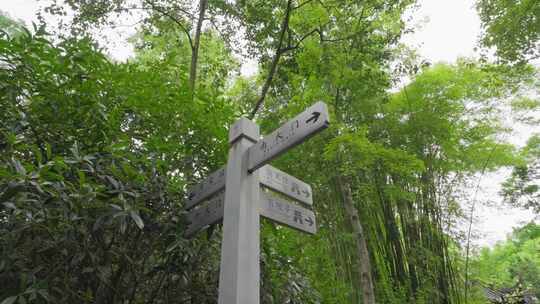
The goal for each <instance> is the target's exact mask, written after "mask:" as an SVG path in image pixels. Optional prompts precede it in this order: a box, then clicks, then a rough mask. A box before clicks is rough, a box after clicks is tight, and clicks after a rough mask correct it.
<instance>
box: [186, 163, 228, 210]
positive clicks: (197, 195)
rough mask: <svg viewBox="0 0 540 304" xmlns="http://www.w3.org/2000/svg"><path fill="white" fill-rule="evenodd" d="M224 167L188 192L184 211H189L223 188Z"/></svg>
mask: <svg viewBox="0 0 540 304" xmlns="http://www.w3.org/2000/svg"><path fill="white" fill-rule="evenodd" d="M225 174H226V172H225V167H221V168H220V169H218V170H217V171H214V172H212V173H211V174H210V175H208V177H207V178H206V179H205V180H203V181H202V182H200V183H199V184H197V185H195V186H193V187H191V188H190V189H189V190H188V194H187V202H186V206H185V209H187V210H189V209H191V208H193V207H195V206H196V205H197V204H199V203H201V202H202V201H204V200H205V199H207V198H209V197H211V196H212V195H214V194H215V193H216V192H218V191H220V190H222V189H223V188H225Z"/></svg>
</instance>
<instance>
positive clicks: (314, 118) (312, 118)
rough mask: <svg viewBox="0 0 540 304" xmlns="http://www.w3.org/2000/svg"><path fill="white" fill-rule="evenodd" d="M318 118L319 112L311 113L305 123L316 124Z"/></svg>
mask: <svg viewBox="0 0 540 304" xmlns="http://www.w3.org/2000/svg"><path fill="white" fill-rule="evenodd" d="M319 116H321V112H313V113H311V117H310V118H309V119H308V120H306V123H308V122H310V121H312V120H313V123H315V122H317V120H318V119H319Z"/></svg>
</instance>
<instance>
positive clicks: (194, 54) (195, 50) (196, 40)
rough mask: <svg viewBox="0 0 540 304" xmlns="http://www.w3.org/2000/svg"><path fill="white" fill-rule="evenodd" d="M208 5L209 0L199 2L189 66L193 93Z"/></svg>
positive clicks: (190, 85) (190, 86) (190, 84)
mask: <svg viewBox="0 0 540 304" xmlns="http://www.w3.org/2000/svg"><path fill="white" fill-rule="evenodd" d="M207 6H208V0H201V1H200V2H199V19H198V20H197V27H196V28H195V36H194V37H193V45H192V46H191V65H190V67H189V88H190V89H191V92H192V93H193V92H194V91H195V81H196V79H197V61H198V59H199V44H200V42H201V33H202V25H203V21H204V14H205V12H206V7H207Z"/></svg>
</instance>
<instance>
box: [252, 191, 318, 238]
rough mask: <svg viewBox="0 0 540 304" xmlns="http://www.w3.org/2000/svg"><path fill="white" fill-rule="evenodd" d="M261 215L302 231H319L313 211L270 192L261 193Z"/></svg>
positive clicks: (312, 232) (313, 232)
mask: <svg viewBox="0 0 540 304" xmlns="http://www.w3.org/2000/svg"><path fill="white" fill-rule="evenodd" d="M261 215H262V216H264V217H266V218H268V219H271V220H273V221H276V222H278V223H280V224H283V225H286V226H289V227H291V228H295V229H298V230H300V231H304V232H307V233H311V234H315V233H316V232H317V225H316V222H315V213H313V211H311V210H309V209H306V208H303V207H300V206H297V205H294V204H291V203H289V202H287V201H285V200H283V199H280V198H278V197H275V196H272V195H271V194H269V193H265V192H262V193H261Z"/></svg>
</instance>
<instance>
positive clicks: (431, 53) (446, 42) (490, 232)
mask: <svg viewBox="0 0 540 304" xmlns="http://www.w3.org/2000/svg"><path fill="white" fill-rule="evenodd" d="M0 3H1V4H0V10H2V11H5V12H8V13H9V14H10V16H12V17H16V18H19V19H21V20H23V21H24V22H26V23H27V24H31V22H32V21H35V20H36V18H35V12H36V10H37V9H38V8H39V4H38V1H37V0H0ZM473 3H474V1H472V0H420V1H419V4H420V8H419V10H417V11H415V12H414V14H413V16H414V18H413V21H412V23H413V24H416V25H419V26H420V27H419V28H417V30H416V31H415V32H414V33H413V34H410V35H407V36H405V37H404V38H403V41H404V42H405V43H407V44H409V45H411V46H415V47H416V48H417V49H418V50H419V53H420V55H421V56H423V57H424V58H426V59H428V60H429V61H431V62H439V61H444V62H449V63H451V62H454V61H455V60H456V59H457V58H458V57H460V56H467V57H470V56H474V55H475V52H474V47H475V45H476V43H477V40H478V35H479V34H480V21H479V18H478V15H477V14H476V11H475V9H474V6H473ZM130 23H133V20H126V22H125V24H126V25H127V24H130ZM134 32H135V30H134V29H133V28H132V27H129V26H125V27H121V28H119V29H115V30H114V31H112V30H109V31H106V33H107V36H109V38H112V39H110V40H109V43H110V45H108V49H109V52H110V54H111V55H112V56H113V57H115V58H116V59H119V60H124V59H126V58H128V57H129V56H130V55H131V54H132V48H131V46H130V45H129V44H127V43H126V42H125V39H126V38H127V37H129V36H130V35H132V34H133V33H134ZM111 41H112V42H111ZM254 71H255V65H254V64H253V63H247V64H244V66H243V68H242V72H243V73H250V74H251V73H253V72H254ZM528 133H532V130H530V129H529V130H522V131H520V134H517V136H514V138H515V140H516V142H515V143H517V144H520V145H521V144H523V142H524V140H525V139H526V138H527V137H528V136H530V134H528ZM508 173H509V170H501V171H499V172H497V173H492V174H486V175H484V176H478V182H479V185H480V188H479V191H478V192H476V195H474V194H473V195H472V197H471V200H476V201H478V204H477V210H476V211H475V218H476V221H475V224H474V226H473V230H474V232H475V233H476V234H477V235H478V238H477V239H475V240H474V241H473V243H474V244H477V245H481V246H482V245H493V244H495V242H497V241H499V240H503V239H504V238H505V237H506V235H507V234H508V233H509V232H511V231H512V228H513V227H516V226H519V225H520V224H522V223H524V222H526V221H530V220H532V219H534V218H535V216H534V214H533V213H532V212H529V211H524V210H518V209H511V208H508V206H501V205H500V197H499V196H498V195H497V192H498V191H499V189H500V182H502V181H503V180H504V178H505V176H507V175H508ZM473 193H475V191H473ZM487 199H490V200H492V201H493V202H494V204H493V205H494V206H490V207H488V206H486V205H484V204H483V202H484V201H486V200H487ZM536 219H537V220H539V219H538V217H537V218H536Z"/></svg>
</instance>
